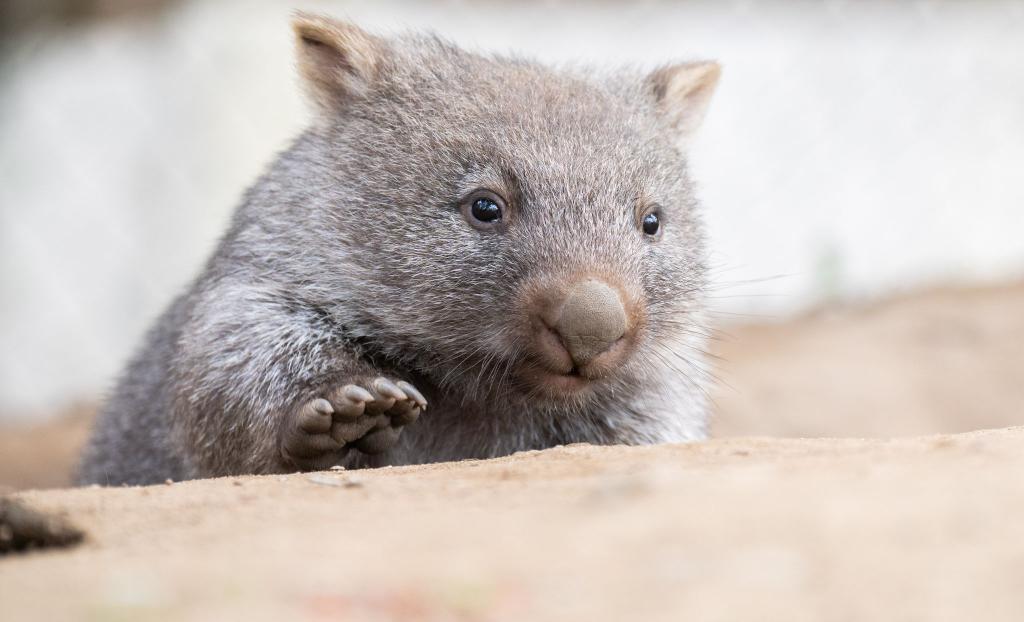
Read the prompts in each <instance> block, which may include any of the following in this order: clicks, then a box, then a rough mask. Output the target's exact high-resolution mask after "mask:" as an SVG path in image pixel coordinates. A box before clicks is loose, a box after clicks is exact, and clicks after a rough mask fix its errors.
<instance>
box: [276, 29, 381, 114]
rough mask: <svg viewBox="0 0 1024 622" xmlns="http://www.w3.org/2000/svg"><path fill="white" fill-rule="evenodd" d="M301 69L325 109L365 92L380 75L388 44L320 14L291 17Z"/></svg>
mask: <svg viewBox="0 0 1024 622" xmlns="http://www.w3.org/2000/svg"><path fill="white" fill-rule="evenodd" d="M292 29H293V30H294V31H295V39H296V44H297V45H298V61H299V71H300V72H301V73H302V78H303V82H305V86H306V90H307V91H308V92H309V95H310V97H312V99H313V101H315V102H316V103H317V104H318V105H319V106H320V108H321V109H322V110H323V111H324V112H326V113H330V112H335V111H337V110H338V109H339V108H341V107H342V106H343V105H344V104H345V102H346V101H348V100H350V99H352V98H353V97H358V96H359V95H360V94H362V93H364V92H365V91H366V89H367V88H368V87H369V85H370V83H371V82H372V81H373V80H374V78H375V77H376V76H377V71H378V66H379V64H380V63H379V61H380V55H381V53H382V51H383V48H384V47H385V43H384V41H383V40H381V39H380V38H378V37H375V36H373V35H371V34H369V33H367V32H366V31H364V30H362V29H360V28H358V27H356V26H353V25H352V24H348V23H346V22H341V21H337V20H333V19H331V18H329V17H324V16H321V15H312V14H309V13H302V12H298V13H296V14H295V17H294V18H293V19H292Z"/></svg>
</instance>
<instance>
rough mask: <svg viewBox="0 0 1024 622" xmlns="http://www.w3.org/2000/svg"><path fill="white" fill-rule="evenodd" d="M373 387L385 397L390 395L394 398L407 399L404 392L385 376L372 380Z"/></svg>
mask: <svg viewBox="0 0 1024 622" xmlns="http://www.w3.org/2000/svg"><path fill="white" fill-rule="evenodd" d="M373 388H374V389H377V392H378V393H380V394H381V395H383V396H385V397H391V398H394V399H396V400H404V399H408V397H406V395H405V393H402V390H401V389H399V388H398V386H397V385H395V383H394V382H391V381H390V380H388V379H387V378H377V379H376V380H374V381H373Z"/></svg>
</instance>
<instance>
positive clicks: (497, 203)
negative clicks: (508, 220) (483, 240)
mask: <svg viewBox="0 0 1024 622" xmlns="http://www.w3.org/2000/svg"><path fill="white" fill-rule="evenodd" d="M460 208H461V210H462V217H463V218H465V219H466V222H468V223H469V224H470V225H472V227H473V228H474V229H479V230H481V231H491V230H494V229H498V228H499V227H501V226H502V225H503V224H504V219H505V217H506V216H507V214H506V213H505V201H504V199H502V198H501V197H500V196H498V195H497V194H496V193H494V192H491V191H490V190H483V189H480V190H477V191H475V192H473V193H472V194H470V195H469V196H468V197H466V198H465V199H464V200H463V201H462V204H461V206H460Z"/></svg>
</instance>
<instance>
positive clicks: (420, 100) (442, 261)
mask: <svg viewBox="0 0 1024 622" xmlns="http://www.w3.org/2000/svg"><path fill="white" fill-rule="evenodd" d="M296 30H297V33H298V35H299V42H300V43H299V53H300V66H301V68H302V70H303V74H304V77H305V80H306V84H307V86H308V87H309V89H310V91H311V93H312V95H313V97H314V98H315V100H316V101H317V102H318V103H319V104H320V109H319V112H320V114H319V116H318V120H317V122H316V123H315V124H314V126H313V127H312V128H311V129H309V130H308V131H306V132H305V133H304V134H303V135H302V136H300V137H299V138H298V140H297V141H296V142H295V143H294V145H293V146H292V147H291V148H290V149H289V150H288V151H287V152H285V153H284V154H283V155H282V156H281V157H280V158H279V159H278V160H277V161H276V162H275V163H274V165H273V166H272V167H271V168H270V170H269V171H268V172H267V173H266V174H265V175H264V176H263V177H262V178H261V179H260V180H259V181H258V182H257V183H256V185H255V186H254V187H253V188H252V189H251V190H250V191H249V193H248V194H247V195H246V197H245V199H244V202H243V204H242V205H241V206H240V208H239V209H238V211H237V213H236V214H235V217H234V221H233V223H232V225H231V228H230V230H229V231H228V233H227V234H226V235H225V237H224V238H223V240H222V241H221V244H220V246H219V248H218V249H217V251H216V253H215V254H214V256H213V257H212V258H211V259H210V261H209V263H208V264H207V266H206V268H205V269H204V271H203V272H202V274H201V275H200V276H199V278H198V279H197V280H196V281H195V283H194V284H193V286H192V287H191V288H190V289H189V291H188V292H187V293H185V294H184V295H183V296H181V297H180V298H178V299H177V300H176V301H175V302H174V303H173V304H172V306H171V307H170V309H168V310H167V312H166V313H165V314H164V315H163V317H162V318H161V319H160V321H159V322H158V323H157V324H156V326H155V327H154V328H153V329H152V331H151V332H150V333H149V335H148V337H147V339H146V342H145V344H144V345H143V347H142V349H141V350H140V352H139V353H138V355H137V356H136V357H135V359H134V360H133V362H132V363H131V364H130V365H129V367H128V369H127V370H126V372H125V373H124V375H123V377H122V378H121V381H120V383H119V385H118V386H117V388H116V389H115V391H114V393H113V395H112V397H111V399H110V401H109V403H108V404H107V406H106V408H105V409H104V411H103V413H102V414H101V416H100V418H99V421H98V422H97V427H96V430H95V433H94V436H93V438H92V442H91V443H90V446H89V447H88V449H87V451H86V454H85V459H84V463H83V466H82V470H81V474H80V480H81V481H82V482H97V483H101V484H121V483H151V482H158V481H163V480H164V479H166V478H172V479H176V480H179V479H187V478H193V477H206V476H215V475H226V474H239V473H273V472H285V471H293V470H297V469H312V468H324V467H327V466H330V465H332V464H343V465H345V466H348V467H350V468H351V467H359V466H372V465H383V464H408V463H421V462H430V461H438V460H451V459H459V458H475V457H488V456H497V455H502V454H508V453H511V452H514V451H518V450H524V449H537V448H543V447H550V446H553V445H557V444H564V443H574V442H590V443H602V444H607V443H628V444H639V443H654V442H664V441H686V440H694V439H700V438H702V437H703V436H704V429H705V417H706V414H705V404H704V398H703V388H702V384H703V376H704V375H705V373H704V371H703V369H702V361H701V358H700V352H701V347H702V339H701V337H700V335H702V334H703V333H704V327H703V323H702V315H701V309H702V304H701V303H702V292H703V290H704V277H705V269H704V265H703V255H702V242H701V233H700V226H699V222H698V220H697V217H696V214H695V207H696V201H695V199H694V197H693V194H692V190H691V187H690V185H689V182H688V180H687V177H686V171H685V156H684V155H683V153H682V152H681V151H680V148H679V147H678V145H679V144H680V139H681V138H683V137H685V135H686V134H687V133H688V132H689V131H690V130H692V129H693V127H694V126H695V125H696V124H697V123H698V122H699V120H700V117H701V114H702V112H703V108H704V105H705V104H706V101H707V99H708V97H709V96H710V93H711V90H712V89H713V87H714V83H715V81H716V79H717V66H715V65H714V64H710V63H698V64H686V65H676V66H670V67H666V68H664V69H662V70H659V71H657V72H655V73H653V74H651V75H650V76H646V77H642V76H637V77H631V76H614V77H610V78H607V79H605V80H597V79H595V78H592V77H588V76H586V75H577V74H570V73H559V72H555V71H552V70H549V69H546V68H543V67H541V66H538V65H536V64H533V63H530V62H525V61H519V60H510V59H501V58H484V57H480V56H476V55H472V54H469V53H466V52H462V51H459V50H458V49H456V48H453V47H451V46H448V45H446V44H444V43H441V42H438V41H436V40H433V39H429V38H415V37H410V38H403V39H396V40H385V39H380V38H377V37H374V36H372V35H369V34H367V33H364V32H363V31H361V30H359V29H357V28H355V27H352V26H349V25H346V24H341V23H337V22H333V21H330V20H326V19H323V18H315V17H304V16H303V17H299V18H298V19H297V23H296ZM399 432H401V434H399Z"/></svg>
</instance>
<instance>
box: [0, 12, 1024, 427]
mask: <svg viewBox="0 0 1024 622" xmlns="http://www.w3.org/2000/svg"><path fill="white" fill-rule="evenodd" d="M300 4H301V6H303V7H304V8H309V9H314V10H322V11H325V12H329V13H333V14H335V15H338V16H348V17H351V18H353V19H356V20H358V21H359V22H360V23H362V24H364V25H366V26H368V27H371V28H376V29H379V30H385V31H389V30H397V29H402V28H406V27H408V28H432V29H434V30H437V31H439V32H440V33H442V34H444V35H446V36H447V37H449V38H450V39H452V40H454V41H456V42H459V43H461V44H463V45H466V46H469V47H472V48H477V49H485V50H489V49H499V50H518V51H521V52H525V53H528V54H530V55H533V56H536V57H539V58H541V59H544V60H550V61H562V60H584V61H591V62H594V63H602V64H605V63H635V64H640V65H643V66H651V65H653V64H655V63H657V62H660V61H664V60H667V59H673V58H683V59H685V58H694V57H711V58H717V59H720V60H721V61H722V62H723V63H724V64H725V67H726V71H725V75H724V78H723V82H722V84H721V87H720V91H719V92H718V94H717V95H716V101H715V103H714V106H713V109H712V111H711V113H710V115H709V117H708V120H707V123H706V125H705V128H704V130H703V132H702V134H701V136H700V139H699V141H698V143H697V145H696V146H695V151H694V153H693V159H694V166H695V168H696V171H697V176H698V178H699V180H700V181H701V194H702V196H703V199H704V202H705V205H706V209H707V219H708V222H709V225H710V228H711V234H712V241H713V249H714V261H715V265H716V267H717V269H716V274H717V278H718V279H719V281H720V282H721V283H722V287H720V288H719V289H718V290H717V291H716V293H715V295H716V305H717V306H718V307H719V308H720V309H723V310H728V311H739V312H744V313H751V314H754V315H755V316H771V317H777V316H780V315H783V314H786V313H789V312H793V311H795V310H799V309H801V308H805V307H806V306H808V305H812V304H815V303H818V302H820V301H822V300H829V299H848V298H859V297H864V296H876V295H883V294H885V293H886V292H890V291H893V290H895V289H906V288H912V287H917V286H922V285H926V284H933V283H941V282H950V281H957V282H977V281H983V280H994V279H1003V278H1019V277H1021V276H1024V242H1022V239H1021V238H1022V237H1024V172H1022V171H1024V3H996V2H973V3H956V4H945V3H933V2H916V3H892V4H881V3H870V4H869V3H846V2H824V3H813V4H812V3H783V2H760V3H752V2H733V3H726V2H720V3H719V2H707V3H686V4H661V3H653V2H639V3H616V2H595V3H592V4H590V5H589V6H587V7H586V8H571V7H569V6H567V5H562V4H559V3H551V2H546V3H545V2H540V3H514V4H513V3H508V4H505V3H500V2H483V3H477V2H418V3H413V2H395V1H387V2H375V3H372V4H371V3H365V4H358V3H346V2H317V3H313V2H306V3H300ZM290 8H291V5H289V4H287V3H282V2H275V1H273V0H245V1H244V2H243V1H241V0H234V1H218V2H198V1H192V2H183V3H182V4H180V5H177V6H173V7H172V8H171V9H169V10H168V11H167V12H166V13H164V14H162V15H161V16H160V17H158V18H155V19H148V20H136V21H128V20H120V21H107V22H103V23H95V24H93V25H90V26H88V27H86V28H83V29H78V30H64V31H59V32H25V33H22V35H21V36H20V37H19V38H18V39H17V41H16V43H15V45H14V46H13V50H14V52H13V54H12V55H10V56H8V58H7V59H6V60H5V61H4V64H3V66H2V67H0V417H3V416H5V415H7V416H10V415H11V414H12V413H33V412H45V411H47V410H52V409H53V408H54V407H57V406H59V405H61V404H62V403H64V402H65V401H67V400H70V399H74V398H76V397H91V396H94V395H96V394H97V393H98V392H99V391H101V390H102V389H103V388H104V387H106V386H108V385H109V383H110V382H111V380H112V376H113V375H114V374H115V373H116V371H117V369H118V367H119V366H120V365H121V363H122V362H123V360H124V358H125V357H126V355H127V354H128V352H129V351H130V349H131V348H132V347H133V345H134V344H135V343H136V342H137V340H138V338H139V336H140V335H141V333H142V332H143V331H144V330H145V328H146V326H147V324H148V322H149V321H151V319H152V318H153V317H154V316H155V315H156V314H157V313H158V312H159V310H160V309H161V307H162V306H163V305H164V304H166V302H167V301H168V300H169V299H170V297H171V296H172V295H173V293H174V292H175V291H177V290H178V289H179V288H181V287H183V286H184V284H185V283H186V282H187V281H188V279H189V278H190V277H191V275H192V274H193V273H194V272H195V270H196V269H197V267H198V266H199V265H200V263H201V262H202V260H203V259H204V256H205V254H206V253H207V252H208V251H209V249H210V248H211V246H212V245H213V243H214V241H215V239H216V237H217V235H218V234H219V232H220V230H221V229H222V227H223V226H224V224H225V223H226V221H227V218H228V215H229V213H230V210H231V208H232V207H233V206H234V204H235V202H236V201H237V199H238V197H239V195H240V193H241V192H242V190H243V189H244V188H245V186H246V185H247V184H248V183H249V182H250V181H251V180H252V179H253V177H254V176H255V175H256V174H257V173H258V172H259V170H260V169H261V167H262V166H264V165H265V164H266V163H267V162H268V161H269V160H270V159H271V158H272V157H273V154H274V152H275V151H276V150H278V149H281V148H282V147H283V146H285V145H286V144H287V141H288V138H289V137H290V136H291V135H293V134H294V133H295V132H296V131H297V130H298V128H300V127H301V126H302V124H303V121H304V118H305V108H304V105H303V103H302V102H301V100H300V98H299V95H298V89H297V88H296V86H295V79H294V76H293V72H292V66H291V62H292V61H291V48H290V44H291V40H290V36H289V32H288V28H287V16H288V13H289V10H290ZM773 277H776V278H773ZM748 280H753V281H755V282H754V283H753V284H747V285H744V284H742V283H743V282H745V281H748Z"/></svg>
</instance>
